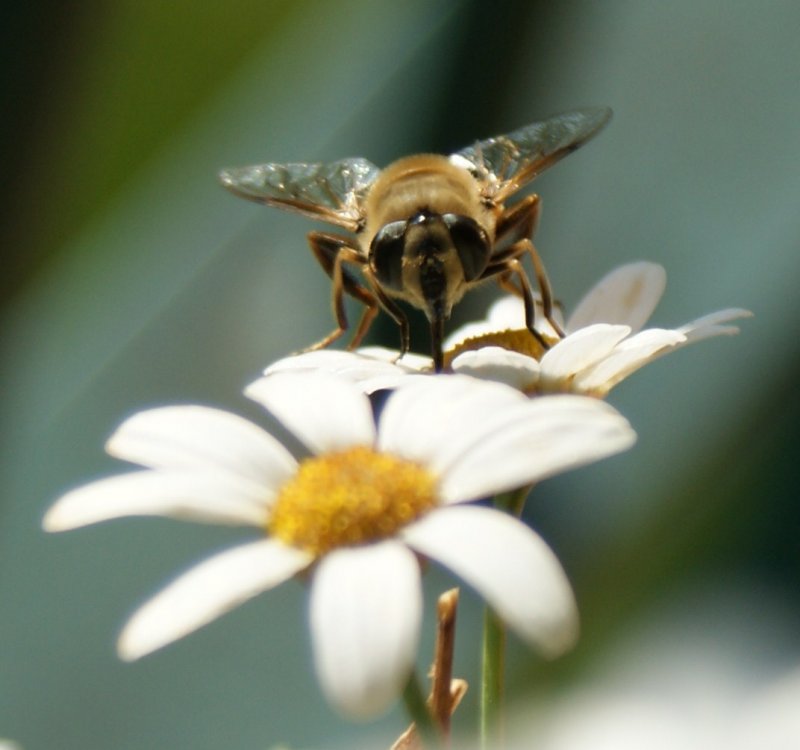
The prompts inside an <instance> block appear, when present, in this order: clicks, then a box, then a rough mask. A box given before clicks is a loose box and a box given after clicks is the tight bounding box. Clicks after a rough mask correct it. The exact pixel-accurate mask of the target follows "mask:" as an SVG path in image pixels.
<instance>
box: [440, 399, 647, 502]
mask: <svg viewBox="0 0 800 750" xmlns="http://www.w3.org/2000/svg"><path fill="white" fill-rule="evenodd" d="M484 421H486V422H487V424H490V425H491V430H487V431H486V432H485V434H484V435H483V436H482V437H481V439H480V440H476V441H473V442H472V443H471V444H467V442H466V441H465V440H462V441H461V443H460V445H459V446H458V447H459V451H458V453H457V455H455V456H454V459H453V460H452V461H451V463H450V464H449V465H448V466H446V467H445V470H444V471H443V475H442V478H441V482H440V486H439V492H440V495H441V498H442V501H443V502H445V503H456V502H464V501H468V500H475V499H478V498H481V497H487V496H489V495H495V494H497V493H498V492H506V491H508V490H512V489H516V488H519V487H524V486H526V485H529V484H533V483H534V482H537V481H539V480H541V479H544V478H546V477H549V476H552V475H553V474H557V473H559V472H562V471H565V470H567V469H570V468H574V467H576V466H582V465H583V464H587V463H590V462H592V461H596V460H598V459H600V458H604V457H606V456H610V455H613V454H614V453H618V452H619V451H622V450H625V449H626V448H629V447H630V446H631V445H632V444H633V442H634V441H635V439H636V434H635V433H634V432H633V430H632V429H631V426H630V425H629V424H628V422H627V421H626V420H625V418H624V417H622V416H621V415H620V414H619V413H618V412H616V411H615V410H614V409H613V408H611V407H610V406H608V404H605V403H604V402H602V401H599V400H597V399H593V398H589V397H585V396H541V397H539V398H535V399H531V400H528V401H526V403H525V404H521V405H520V406H518V407H516V408H515V409H513V410H512V409H507V410H505V413H504V414H500V413H498V415H497V416H496V418H493V419H492V420H489V419H484Z"/></svg>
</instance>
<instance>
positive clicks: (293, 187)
mask: <svg viewBox="0 0 800 750" xmlns="http://www.w3.org/2000/svg"><path fill="white" fill-rule="evenodd" d="M610 117H611V110H610V109H607V108H594V109H580V110H576V111H574V112H567V113H564V114H561V115H557V116H555V117H552V118H550V119H548V120H544V121H542V122H535V123H533V124H531V125H527V126H525V127H523V128H520V129H519V130H515V131H514V132H512V133H509V134H507V135H499V136H497V137H495V138H488V139H486V140H483V141H478V142H477V143H475V144H474V145H472V146H468V147H467V148H464V149H462V150H461V151H457V152H456V153H454V154H451V155H450V156H443V155H439V154H420V155H416V156H408V157H405V158H402V159H399V160H398V161H395V162H394V163H392V164H390V165H389V166H388V167H386V168H385V169H383V170H381V169H379V168H378V167H376V166H375V165H374V164H372V163H371V162H369V161H367V160H366V159H362V158H351V159H342V160H341V161H335V162H331V163H317V164H305V163H290V164H258V165H254V166H249V167H240V168H234V169H225V170H223V171H222V172H221V173H220V180H221V182H222V184H223V185H224V186H225V187H226V188H228V189H229V190H230V191H231V192H233V193H234V194H235V195H238V196H241V197H242V198H248V199H249V200H253V201H256V202H258V203H265V204H267V205H270V206H277V207H278V208H283V209H287V210H289V211H295V212H297V213H300V214H303V215H305V216H308V217H311V218H312V219H318V220H320V221H323V222H327V223H329V224H333V225H335V226H337V227H340V228H341V229H343V230H346V231H347V232H349V233H350V234H349V235H344V234H334V233H330V232H317V231H314V232H310V233H309V234H308V242H309V244H310V245H311V250H312V251H313V253H314V255H315V256H316V258H317V260H318V261H319V263H320V265H321V266H322V268H323V269H324V270H325V273H327V274H328V276H329V277H330V278H331V280H332V282H333V310H334V316H335V318H336V324H337V327H336V328H335V329H334V330H333V331H332V332H331V333H330V334H328V335H327V336H326V337H325V338H323V339H321V340H320V341H318V342H317V343H316V344H313V345H312V346H310V347H308V348H309V349H320V348H323V347H325V346H327V345H328V344H330V343H331V342H333V341H335V340H336V339H338V338H339V337H340V336H341V335H342V334H343V333H344V332H345V331H346V330H347V328H348V320H347V316H346V313H345V306H344V295H345V294H349V295H350V296H351V297H353V298H355V299H356V300H358V301H359V302H362V303H363V304H364V305H365V310H364V313H363V315H362V317H361V320H360V322H359V324H358V326H357V328H356V331H355V334H354V336H353V339H352V341H351V342H350V348H355V347H356V346H358V345H359V343H360V342H361V339H362V338H363V337H364V334H365V333H366V331H367V329H368V328H369V326H370V324H371V323H372V321H373V319H374V318H375V316H376V315H377V313H378V310H379V308H382V309H383V310H385V311H386V312H387V313H388V314H389V315H390V316H391V317H392V318H393V319H394V321H395V322H396V323H397V324H398V326H399V327H400V351H401V354H404V353H405V352H407V351H408V349H409V343H410V342H409V326H408V320H407V318H406V315H405V313H404V312H403V310H402V309H401V308H400V307H399V306H398V304H397V300H404V301H405V302H408V303H410V304H411V305H413V306H414V307H417V308H419V309H421V310H423V311H424V313H425V315H426V317H427V319H428V322H429V324H430V331H431V344H432V350H433V352H432V353H433V361H434V366H435V368H436V370H437V371H439V370H441V369H442V364H443V354H442V339H443V336H444V322H445V321H446V320H447V319H448V318H449V317H450V312H451V310H452V308H453V305H454V304H455V303H456V302H458V301H459V300H460V299H461V297H462V296H463V295H464V293H465V292H466V291H467V290H468V289H470V288H472V287H474V286H475V285H477V284H479V283H481V282H483V281H485V280H487V279H495V280H496V281H497V282H498V283H499V284H500V286H501V287H503V288H505V289H507V290H509V291H513V292H514V293H516V294H517V295H520V296H521V297H522V298H523V300H524V302H525V325H526V326H527V328H528V329H529V330H530V332H531V333H532V334H533V335H534V336H535V337H536V338H537V339H538V340H539V342H540V343H541V344H542V345H543V346H544V347H545V348H547V346H548V344H547V343H546V342H545V341H544V339H543V338H542V336H541V334H540V333H539V332H538V331H537V330H536V328H535V327H534V322H535V321H534V315H535V307H534V299H533V293H532V291H531V285H530V282H529V280H528V277H527V275H526V272H525V269H524V268H523V266H522V263H521V260H522V259H523V258H524V256H525V255H529V256H530V257H531V259H532V262H533V267H534V271H535V274H536V279H537V283H538V286H539V293H540V295H541V301H542V307H543V312H544V316H545V318H546V319H547V320H548V322H550V324H551V325H552V326H553V327H554V329H555V330H556V331H558V332H560V328H559V327H558V324H557V323H556V322H555V321H554V320H553V318H552V307H553V299H552V293H551V290H550V284H549V282H548V280H547V276H546V274H545V271H544V266H543V265H542V262H541V260H540V258H539V255H538V253H537V251H536V249H535V247H534V245H533V242H532V240H531V238H532V236H533V233H534V230H535V229H536V224H537V221H538V218H539V209H540V203H539V197H538V196H537V195H529V196H527V197H525V198H522V199H520V200H518V201H516V202H515V203H513V204H512V205H510V206H508V207H506V205H505V203H506V201H507V200H508V199H509V198H510V197H511V196H512V195H514V194H515V193H516V192H517V191H519V190H520V189H521V188H522V187H524V186H525V185H526V184H527V183H528V182H530V181H531V180H533V179H534V178H535V177H537V176H538V175H539V174H541V173H542V172H543V171H544V170H546V169H548V168H549V167H550V166H552V165H553V164H555V163H556V162H557V161H558V160H559V159H561V158H562V157H564V156H566V155H567V154H569V153H570V152H572V151H574V150H575V149H577V148H578V147H580V146H581V145H583V144H584V143H585V142H586V141H587V140H589V139H590V138H591V137H592V136H594V135H595V134H596V133H597V132H598V131H599V130H600V129H601V128H602V127H603V126H604V125H605V124H606V123H607V122H608V120H609V118H610ZM355 270H357V271H358V272H359V274H356V273H354V271H355ZM515 281H516V283H515Z"/></svg>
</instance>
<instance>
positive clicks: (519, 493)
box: [480, 487, 530, 750]
mask: <svg viewBox="0 0 800 750" xmlns="http://www.w3.org/2000/svg"><path fill="white" fill-rule="evenodd" d="M529 491H530V487H520V488H519V489H517V490H512V491H511V492H504V493H502V494H500V495H497V497H495V499H494V506H495V507H496V508H497V509H498V510H502V511H504V512H505V513H508V514H510V515H513V516H516V517H519V516H521V515H522V508H523V507H524V505H525V498H526V497H527V496H528V492H529ZM509 575H513V571H509ZM505 646H506V629H505V625H503V623H502V621H501V620H500V618H499V617H498V616H497V615H496V614H495V613H494V612H492V610H491V609H490V608H489V607H486V610H485V611H484V615H483V674H482V675H481V708H480V727H481V729H480V731H481V748H482V750H489V749H490V748H491V750H499V748H501V747H502V745H503V684H504V678H505Z"/></svg>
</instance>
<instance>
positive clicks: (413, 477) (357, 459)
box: [268, 446, 437, 556]
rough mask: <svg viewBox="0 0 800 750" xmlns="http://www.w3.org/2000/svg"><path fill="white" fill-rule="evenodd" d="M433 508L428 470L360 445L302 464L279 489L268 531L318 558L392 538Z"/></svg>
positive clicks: (433, 484)
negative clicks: (329, 553)
mask: <svg viewBox="0 0 800 750" xmlns="http://www.w3.org/2000/svg"><path fill="white" fill-rule="evenodd" d="M436 504H437V495H436V479H435V477H434V476H433V475H432V474H431V473H430V472H428V471H427V470H426V469H424V468H422V467H421V466H419V465H418V464H415V463H412V462H411V461H407V460H405V459H402V458H397V457H395V456H391V455H388V454H385V453H377V452H376V451H374V450H373V449H372V448H368V447H366V446H359V447H355V448H348V449H346V450H343V451H339V452H337V453H328V454H325V455H322V456H314V457H311V458H307V459H305V460H304V461H302V462H301V463H300V466H299V468H298V470H297V473H296V474H295V475H294V477H292V479H291V480H289V481H288V482H287V483H286V484H285V485H284V486H283V487H282V488H281V490H280V492H279V494H278V497H277V499H276V502H275V506H274V508H273V511H272V517H271V518H270V521H269V524H268V529H269V532H270V533H271V534H272V535H273V536H275V537H277V538H278V539H281V540H282V541H284V542H286V543H287V544H290V545H292V546H294V547H300V548H301V549H305V550H308V551H309V552H311V553H312V554H314V555H317V556H319V555H322V554H324V553H325V552H328V551H329V550H331V549H334V548H335V547H346V546H354V545H358V544H363V543H365V542H371V541H376V540H379V539H385V538H386V537H390V536H393V535H394V534H395V533H396V532H397V530H398V529H400V528H401V527H403V526H405V525H406V524H408V523H410V522H411V521H413V520H414V519H415V518H418V517H419V516H421V515H423V514H424V513H426V512H427V511H428V510H430V509H432V508H433V507H435V506H436Z"/></svg>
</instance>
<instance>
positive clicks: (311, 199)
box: [219, 158, 380, 232]
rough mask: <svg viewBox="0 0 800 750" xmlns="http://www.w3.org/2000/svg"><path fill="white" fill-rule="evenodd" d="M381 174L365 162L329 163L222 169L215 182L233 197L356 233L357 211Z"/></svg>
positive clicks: (360, 212)
mask: <svg viewBox="0 0 800 750" xmlns="http://www.w3.org/2000/svg"><path fill="white" fill-rule="evenodd" d="M379 171H380V170H379V169H378V167H376V166H375V165H374V164H372V162H370V161H367V159H361V158H354V159H342V160H340V161H334V162H330V163H327V164H325V163H319V164H305V163H302V162H297V163H292V164H256V165H254V166H250V167H235V168H233V169H223V170H222V171H221V172H220V174H219V179H220V182H221V183H222V184H223V185H224V186H225V187H226V188H228V190H230V191H231V192H232V193H234V194H235V195H238V196H240V197H241V198H247V199H249V200H252V201H256V202H257V203H266V204H267V205H270V206H278V207H279V208H285V209H287V210H289V211H296V212H297V213H300V214H304V215H305V216H310V217H311V218H312V219H320V220H321V221H327V222H329V223H331V224H336V225H338V226H340V227H343V228H345V229H348V230H349V231H351V232H355V231H356V230H357V229H358V228H359V227H360V226H361V224H362V221H363V215H362V211H361V205H362V202H363V198H364V195H365V193H366V191H367V190H368V188H369V186H370V185H371V184H372V183H373V182H374V180H375V178H376V177H377V176H378V172H379Z"/></svg>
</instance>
